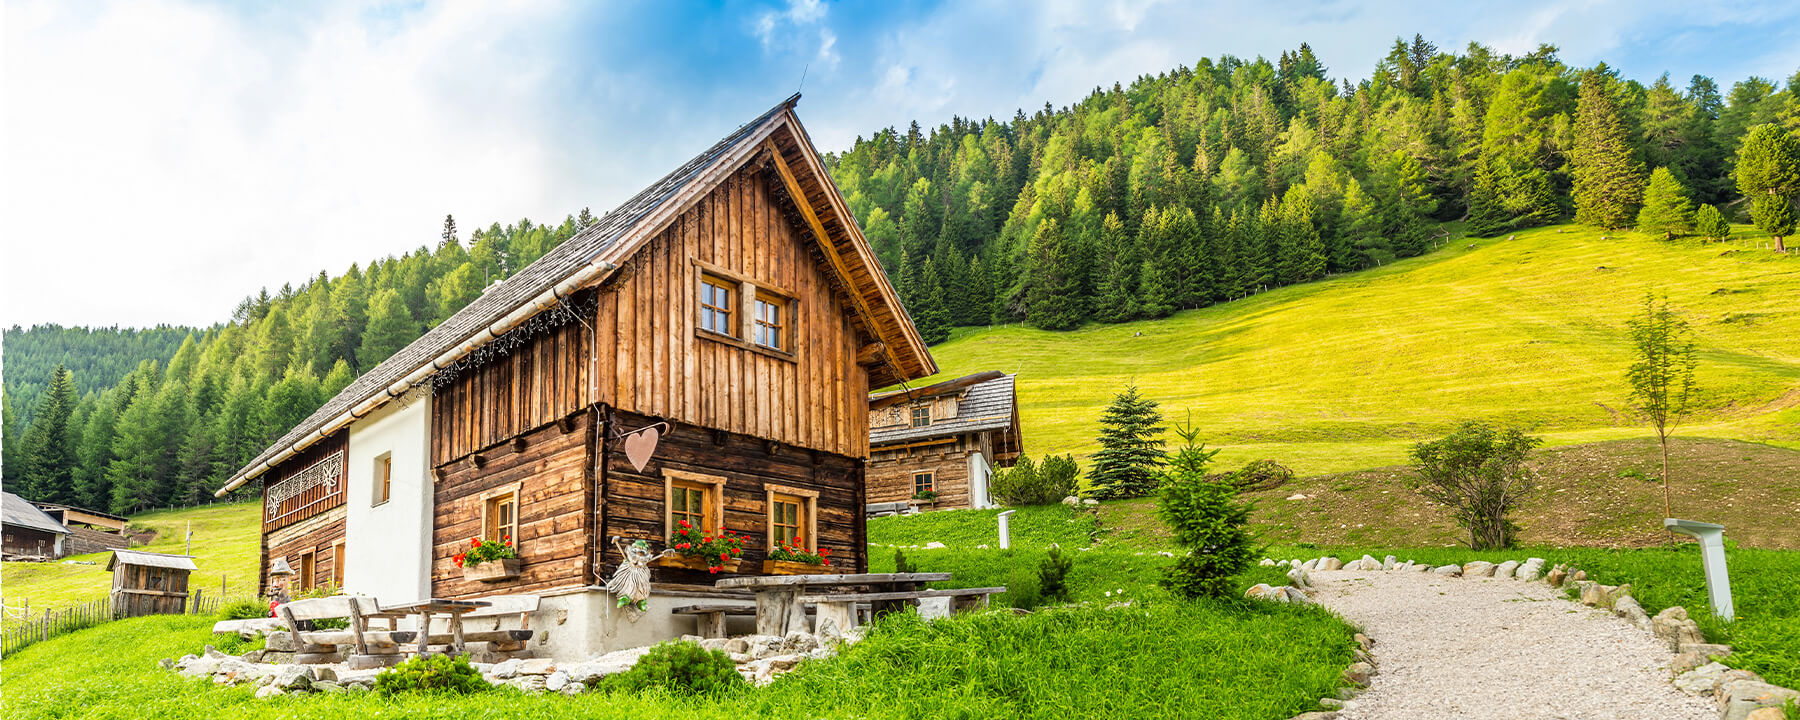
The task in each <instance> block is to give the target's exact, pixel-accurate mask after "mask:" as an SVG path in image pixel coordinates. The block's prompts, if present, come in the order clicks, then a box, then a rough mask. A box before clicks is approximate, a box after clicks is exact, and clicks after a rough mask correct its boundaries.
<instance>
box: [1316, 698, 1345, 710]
mask: <svg viewBox="0 0 1800 720" xmlns="http://www.w3.org/2000/svg"><path fill="white" fill-rule="evenodd" d="M1319 707H1322V708H1325V709H1326V710H1342V709H1344V701H1342V700H1339V699H1337V698H1334V697H1328V698H1319Z"/></svg>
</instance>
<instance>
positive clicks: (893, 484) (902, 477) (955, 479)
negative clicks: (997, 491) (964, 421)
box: [868, 435, 992, 508]
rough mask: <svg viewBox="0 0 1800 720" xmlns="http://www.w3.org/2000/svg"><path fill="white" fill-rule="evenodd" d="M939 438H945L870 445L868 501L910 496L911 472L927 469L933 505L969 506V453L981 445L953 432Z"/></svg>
mask: <svg viewBox="0 0 1800 720" xmlns="http://www.w3.org/2000/svg"><path fill="white" fill-rule="evenodd" d="M942 439H943V440H948V441H949V442H943V443H940V444H935V445H916V446H914V447H905V448H900V449H889V448H881V447H876V448H873V449H872V450H871V451H870V455H869V469H868V476H869V479H868V494H869V502H872V503H882V502H902V501H905V500H910V499H912V496H913V473H915V472H930V473H934V477H933V479H932V485H933V489H934V490H936V491H937V494H938V499H937V507H939V508H966V507H971V506H972V505H971V502H970V500H971V498H970V497H969V454H970V453H973V452H976V451H979V450H980V449H981V443H980V437H979V435H957V436H955V437H953V438H942ZM922 442H930V441H922ZM989 462H990V463H991V462H992V460H989Z"/></svg>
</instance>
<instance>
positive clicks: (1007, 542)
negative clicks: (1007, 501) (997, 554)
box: [1000, 510, 1018, 550]
mask: <svg viewBox="0 0 1800 720" xmlns="http://www.w3.org/2000/svg"><path fill="white" fill-rule="evenodd" d="M1016 512H1018V511H1017V510H1007V511H1004V512H1002V513H1000V549H1001V550H1005V549H1007V548H1009V547H1012V533H1011V532H1010V527H1009V525H1010V523H1009V521H1010V520H1011V519H1012V518H1011V516H1012V514H1013V513H1016Z"/></svg>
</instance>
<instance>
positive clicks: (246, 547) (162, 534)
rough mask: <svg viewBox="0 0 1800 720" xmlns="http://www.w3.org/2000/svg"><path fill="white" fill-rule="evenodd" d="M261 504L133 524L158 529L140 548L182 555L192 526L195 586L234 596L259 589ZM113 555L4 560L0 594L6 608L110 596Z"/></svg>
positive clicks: (169, 513)
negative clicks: (47, 560) (222, 589)
mask: <svg viewBox="0 0 1800 720" xmlns="http://www.w3.org/2000/svg"><path fill="white" fill-rule="evenodd" d="M257 507H258V503H255V502H249V503H234V504H224V505H207V506H205V507H197V508H187V509H185V510H166V511H161V512H153V513H145V514H143V515H140V516H138V517H135V518H132V523H133V524H136V525H139V526H142V527H148V528H150V529H152V530H155V531H156V539H155V540H153V541H151V542H150V543H149V544H148V545H145V546H143V547H141V548H136V549H138V550H147V551H150V552H162V553H182V552H184V551H185V549H186V533H187V530H188V527H189V524H190V523H191V524H192V527H193V530H194V545H193V550H192V554H193V555H194V564H195V565H198V566H199V567H200V569H199V570H196V571H195V572H194V573H193V574H192V575H191V576H189V587H190V588H202V589H204V590H206V592H207V594H208V595H215V596H216V595H217V593H218V592H219V591H220V590H219V588H220V581H221V580H223V581H224V582H225V588H226V590H227V591H228V594H229V595H231V596H234V597H235V596H239V595H249V594H253V593H255V592H256V549H257V547H258V545H259V543H260V536H261V532H262V526H261V524H260V523H258V522H257V516H256V513H257ZM110 554H111V553H92V554H88V555H74V556H71V557H67V558H64V560H65V561H69V560H74V561H82V560H85V561H89V562H92V563H94V564H93V565H75V564H70V563H68V562H54V563H21V562H9V563H0V592H4V594H5V600H6V606H7V607H9V608H16V607H19V606H20V605H22V604H24V602H25V601H26V600H29V601H30V602H31V607H33V608H52V607H63V606H66V605H72V604H74V603H78V602H86V601H89V600H94V599H97V598H101V597H105V596H106V593H107V591H108V589H110V588H111V587H112V575H111V574H110V573H108V572H106V559H107V557H108V556H109V555H110Z"/></svg>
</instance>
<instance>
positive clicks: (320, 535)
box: [262, 503, 349, 591]
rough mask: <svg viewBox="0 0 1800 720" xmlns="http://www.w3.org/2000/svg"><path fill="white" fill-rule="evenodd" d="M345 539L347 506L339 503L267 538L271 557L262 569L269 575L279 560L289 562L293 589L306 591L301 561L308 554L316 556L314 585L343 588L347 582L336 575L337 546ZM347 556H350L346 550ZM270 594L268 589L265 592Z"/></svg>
mask: <svg viewBox="0 0 1800 720" xmlns="http://www.w3.org/2000/svg"><path fill="white" fill-rule="evenodd" d="M343 539H344V506H343V503H339V504H338V505H337V507H334V508H332V509H330V510H328V511H326V512H323V513H320V514H318V515H314V516H312V517H310V518H307V519H306V520H303V521H300V522H298V523H294V524H292V525H288V526H286V527H283V528H281V529H278V530H272V531H269V532H267V533H265V534H264V536H263V540H264V542H266V543H267V544H268V548H269V549H268V554H267V555H265V556H264V558H263V564H262V569H263V572H264V574H265V577H264V580H265V581H266V580H267V577H266V574H267V572H268V568H269V566H270V565H271V564H273V563H274V561H275V558H287V561H288V566H289V567H292V568H293V569H294V575H293V576H292V577H290V578H288V582H289V587H290V588H292V589H293V590H296V591H297V590H303V589H305V588H302V587H300V578H302V577H304V576H303V575H302V574H301V569H300V558H301V555H302V554H304V553H307V552H312V553H313V562H314V572H313V585H314V586H319V585H326V584H337V585H342V584H343V578H340V577H337V576H336V575H335V574H334V573H333V568H334V567H336V562H335V561H336V560H337V555H336V553H337V551H336V545H337V543H338V542H339V541H342V540H343ZM346 552H349V551H348V550H346ZM265 591H266V589H265Z"/></svg>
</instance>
